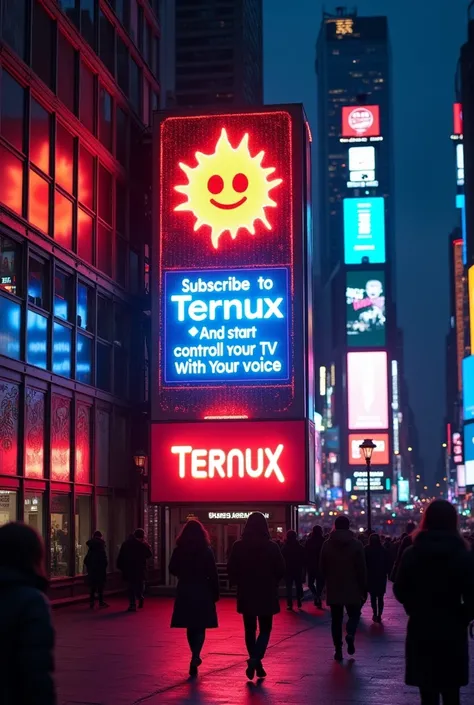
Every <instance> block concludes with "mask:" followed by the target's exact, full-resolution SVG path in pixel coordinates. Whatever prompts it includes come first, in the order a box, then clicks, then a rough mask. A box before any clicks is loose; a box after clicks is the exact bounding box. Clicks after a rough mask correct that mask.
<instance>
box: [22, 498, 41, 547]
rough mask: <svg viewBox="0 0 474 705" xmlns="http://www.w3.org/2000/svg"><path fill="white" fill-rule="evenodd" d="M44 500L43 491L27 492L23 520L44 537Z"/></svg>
mask: <svg viewBox="0 0 474 705" xmlns="http://www.w3.org/2000/svg"><path fill="white" fill-rule="evenodd" d="M43 505H44V500H43V494H42V493H41V492H25V499H24V506H23V521H24V522H25V524H28V526H31V527H33V529H35V531H37V532H38V533H39V535H40V536H43V538H44V508H43Z"/></svg>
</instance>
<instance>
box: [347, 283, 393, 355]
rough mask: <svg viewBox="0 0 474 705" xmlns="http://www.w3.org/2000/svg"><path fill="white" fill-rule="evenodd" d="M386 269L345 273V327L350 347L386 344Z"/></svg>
mask: <svg viewBox="0 0 474 705" xmlns="http://www.w3.org/2000/svg"><path fill="white" fill-rule="evenodd" d="M385 323H386V318H385V273H384V272H383V271H374V272H359V271H350V272H347V274H346V329H347V344H348V346H349V347H354V348H355V347H368V348H370V347H379V346H380V347H382V346H384V345H385Z"/></svg>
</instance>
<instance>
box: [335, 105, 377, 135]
mask: <svg viewBox="0 0 474 705" xmlns="http://www.w3.org/2000/svg"><path fill="white" fill-rule="evenodd" d="M379 135H380V109H379V106H378V105H359V106H352V105H345V106H344V107H343V108H342V136H343V137H378V136H379Z"/></svg>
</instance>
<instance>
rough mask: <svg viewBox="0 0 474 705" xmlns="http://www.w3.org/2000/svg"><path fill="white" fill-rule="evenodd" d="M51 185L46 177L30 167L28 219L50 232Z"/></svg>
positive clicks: (44, 230)
mask: <svg viewBox="0 0 474 705" xmlns="http://www.w3.org/2000/svg"><path fill="white" fill-rule="evenodd" d="M49 204H50V186H49V183H48V181H47V180H46V179H43V177H42V176H40V175H39V174H37V173H36V171H33V169H30V174H29V193H28V220H29V221H30V223H31V224H32V225H35V226H36V227H37V228H39V229H40V230H42V231H43V232H45V233H49Z"/></svg>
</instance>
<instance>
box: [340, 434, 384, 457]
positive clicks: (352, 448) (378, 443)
mask: <svg viewBox="0 0 474 705" xmlns="http://www.w3.org/2000/svg"><path fill="white" fill-rule="evenodd" d="M370 437H371V439H372V440H373V442H374V443H375V448H374V452H373V454H372V465H388V464H389V462H390V458H389V447H388V443H389V441H388V433H371V434H370ZM363 440H364V437H363V436H362V434H359V435H356V434H355V433H350V434H349V465H365V458H364V456H363V455H362V453H361V450H360V444H361V443H362V442H363Z"/></svg>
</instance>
